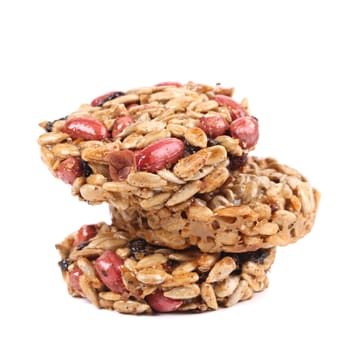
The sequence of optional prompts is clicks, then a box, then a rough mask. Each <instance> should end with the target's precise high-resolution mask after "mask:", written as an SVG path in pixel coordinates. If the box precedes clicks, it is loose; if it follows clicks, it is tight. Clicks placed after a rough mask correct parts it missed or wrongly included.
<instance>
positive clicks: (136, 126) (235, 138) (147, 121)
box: [38, 82, 259, 206]
mask: <svg viewBox="0 0 341 350" xmlns="http://www.w3.org/2000/svg"><path fill="white" fill-rule="evenodd" d="M232 93H233V89H226V88H223V87H222V86H220V85H219V84H217V85H216V86H208V85H203V84H195V83H191V82H189V83H187V84H184V85H182V84H179V83H174V82H166V83H161V84H157V85H155V86H151V87H144V88H140V89H132V90H129V91H126V92H120V91H114V92H111V93H108V94H106V95H103V96H100V97H98V98H96V99H94V100H93V101H92V102H91V103H90V104H84V105H82V106H80V108H79V110H78V111H76V112H73V113H71V114H70V115H68V116H67V117H66V118H61V119H59V120H56V121H53V122H42V123H41V124H40V126H41V127H43V128H44V129H45V131H46V132H45V133H44V134H42V135H41V136H40V137H39V139H38V143H39V144H40V146H41V157H42V160H43V161H44V162H45V164H46V165H47V166H48V168H49V169H50V171H51V172H52V173H53V174H54V175H55V176H56V177H58V178H60V179H61V180H63V181H64V182H65V183H67V184H71V185H72V192H73V194H74V195H77V196H79V198H80V199H83V200H85V201H87V202H89V203H91V204H96V203H100V202H117V201H119V200H120V199H122V198H121V197H122V196H120V194H121V193H124V198H125V199H124V200H122V201H123V202H124V203H122V205H126V206H128V205H129V200H126V198H129V197H136V198H137V199H142V200H147V202H146V204H145V205H147V206H148V205H151V204H150V203H149V202H148V199H150V198H151V197H154V198H155V195H156V194H157V195H158V197H156V198H157V199H155V200H156V201H159V202H162V201H165V200H169V204H170V203H173V205H174V204H175V203H176V202H177V201H178V199H176V197H174V194H175V193H178V192H180V193H182V196H184V195H185V196H187V197H188V198H190V197H192V196H193V195H194V194H196V193H201V194H203V193H206V192H209V191H214V190H215V189H216V188H218V187H219V186H221V185H222V184H223V183H224V182H225V181H226V179H227V178H228V176H229V171H233V170H236V169H238V168H240V167H241V166H242V165H243V164H244V163H245V162H246V159H247V154H248V152H249V151H250V150H252V149H253V148H254V147H255V146H256V144H257V141H258V137H259V131H258V121H257V119H256V118H254V117H253V116H252V115H251V114H250V112H249V110H248V106H247V102H246V100H244V101H242V103H237V102H236V101H234V100H233V99H232V98H231V96H232ZM208 184H209V185H208ZM181 198H182V197H181Z"/></svg>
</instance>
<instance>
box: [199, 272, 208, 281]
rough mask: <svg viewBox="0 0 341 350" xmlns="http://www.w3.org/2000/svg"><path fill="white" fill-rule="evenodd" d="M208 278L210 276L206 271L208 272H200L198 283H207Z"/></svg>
mask: <svg viewBox="0 0 341 350" xmlns="http://www.w3.org/2000/svg"><path fill="white" fill-rule="evenodd" d="M207 276H208V271H206V272H199V280H198V283H202V282H205V281H206V278H207Z"/></svg>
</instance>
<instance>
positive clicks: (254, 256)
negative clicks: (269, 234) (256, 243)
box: [240, 249, 270, 264]
mask: <svg viewBox="0 0 341 350" xmlns="http://www.w3.org/2000/svg"><path fill="white" fill-rule="evenodd" d="M269 253H270V250H269V249H258V250H256V251H255V252H247V253H241V254H240V259H241V261H242V264H243V263H245V262H246V261H253V262H255V263H257V264H263V263H264V260H265V259H266V257H267V256H268V255H269Z"/></svg>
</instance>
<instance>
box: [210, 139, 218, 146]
mask: <svg viewBox="0 0 341 350" xmlns="http://www.w3.org/2000/svg"><path fill="white" fill-rule="evenodd" d="M217 145H219V142H218V141H216V140H213V139H208V140H207V147H212V146H217Z"/></svg>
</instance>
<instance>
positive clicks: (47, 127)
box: [45, 116, 68, 132]
mask: <svg viewBox="0 0 341 350" xmlns="http://www.w3.org/2000/svg"><path fill="white" fill-rule="evenodd" d="M67 117H68V116H66V117H63V118H59V119H56V120H54V121H52V122H47V124H46V126H45V130H46V131H47V132H51V131H52V129H53V125H54V123H55V122H56V121H58V120H65V119H66V118H67Z"/></svg>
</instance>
